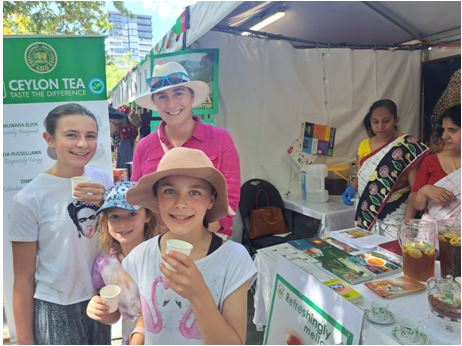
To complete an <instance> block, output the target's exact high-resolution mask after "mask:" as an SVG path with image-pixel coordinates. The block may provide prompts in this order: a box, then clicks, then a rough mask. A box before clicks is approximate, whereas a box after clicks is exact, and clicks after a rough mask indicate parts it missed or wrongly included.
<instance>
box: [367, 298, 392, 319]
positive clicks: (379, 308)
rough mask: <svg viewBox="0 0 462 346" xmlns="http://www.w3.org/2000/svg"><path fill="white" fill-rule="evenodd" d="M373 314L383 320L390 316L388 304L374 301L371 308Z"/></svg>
mask: <svg viewBox="0 0 462 346" xmlns="http://www.w3.org/2000/svg"><path fill="white" fill-rule="evenodd" d="M369 311H370V312H371V314H372V316H373V317H374V318H375V319H377V320H382V319H385V318H387V317H388V315H389V314H390V311H389V310H388V304H385V303H384V302H381V301H378V300H377V301H373V302H372V303H371V307H370V308H369Z"/></svg>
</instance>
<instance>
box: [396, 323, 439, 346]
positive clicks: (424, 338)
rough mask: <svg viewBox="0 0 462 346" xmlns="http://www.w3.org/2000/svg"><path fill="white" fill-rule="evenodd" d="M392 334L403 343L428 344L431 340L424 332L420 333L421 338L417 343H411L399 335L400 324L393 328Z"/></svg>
mask: <svg viewBox="0 0 462 346" xmlns="http://www.w3.org/2000/svg"><path fill="white" fill-rule="evenodd" d="M391 333H392V335H393V338H394V339H395V340H396V341H398V342H399V343H400V344H401V345H428V343H429V342H430V340H429V339H428V336H427V335H426V334H424V333H422V332H420V333H419V340H417V342H415V343H409V341H408V340H401V339H400V337H399V326H396V327H394V328H393V330H392V332H391Z"/></svg>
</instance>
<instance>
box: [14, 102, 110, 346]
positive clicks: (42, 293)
mask: <svg viewBox="0 0 462 346" xmlns="http://www.w3.org/2000/svg"><path fill="white" fill-rule="evenodd" d="M44 124H45V128H46V132H44V134H43V138H44V139H45V141H46V142H47V144H48V146H49V148H48V152H49V153H52V154H51V155H50V156H51V157H54V158H55V159H56V163H55V165H54V166H53V167H51V168H50V169H48V170H47V171H46V172H44V173H41V174H39V175H38V176H37V177H35V178H34V179H33V180H32V181H31V182H30V183H28V184H27V185H26V186H25V187H24V188H23V189H22V190H21V191H19V192H18V193H17V194H16V195H15V196H14V197H13V205H12V213H11V224H10V225H11V226H10V229H9V232H10V234H9V235H10V240H11V241H12V246H13V266H14V284H13V311H14V317H15V323H16V335H17V341H18V344H110V342H111V338H110V337H111V335H110V327H109V326H106V325H104V324H101V323H99V322H97V321H94V320H92V319H90V318H88V317H87V316H86V314H85V309H86V306H87V304H88V301H89V300H90V298H91V297H92V296H93V294H94V290H93V286H92V282H91V271H92V267H93V263H94V261H95V259H96V255H97V251H98V242H97V237H96V236H94V235H95V226H96V217H95V213H96V210H97V209H98V205H100V204H101V200H102V197H103V193H104V191H105V190H106V188H107V187H109V186H111V185H112V177H111V176H110V175H109V174H107V173H105V172H104V171H102V170H100V169H97V168H92V167H90V166H86V165H87V163H88V162H89V161H90V160H91V158H92V157H93V156H94V154H95V152H96V148H97V139H98V124H97V121H96V118H95V116H94V115H93V113H91V112H90V111H89V110H88V109H86V108H85V107H83V106H81V105H79V104H76V103H67V104H63V105H61V106H58V107H56V108H54V109H53V110H51V111H50V113H48V115H47V117H46V118H45V121H44ZM81 175H86V176H88V177H89V178H90V180H91V181H90V182H85V183H81V184H79V185H78V186H77V187H76V189H75V192H74V197H75V198H73V197H72V187H71V179H70V178H71V177H74V176H81Z"/></svg>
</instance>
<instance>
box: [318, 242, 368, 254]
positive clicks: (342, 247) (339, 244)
mask: <svg viewBox="0 0 462 346" xmlns="http://www.w3.org/2000/svg"><path fill="white" fill-rule="evenodd" d="M323 240H324V241H326V242H328V243H329V244H331V245H333V246H335V247H336V248H339V249H340V250H343V251H345V252H346V253H347V254H350V255H353V254H356V253H357V252H360V251H361V250H360V249H357V248H355V247H354V246H351V245H350V244H347V243H344V242H343V241H340V240H337V239H334V238H324V239H323Z"/></svg>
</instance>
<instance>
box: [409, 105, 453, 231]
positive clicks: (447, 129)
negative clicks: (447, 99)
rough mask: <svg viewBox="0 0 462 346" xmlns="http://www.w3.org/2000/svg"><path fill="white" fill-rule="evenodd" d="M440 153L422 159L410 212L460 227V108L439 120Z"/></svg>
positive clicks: (448, 112)
mask: <svg viewBox="0 0 462 346" xmlns="http://www.w3.org/2000/svg"><path fill="white" fill-rule="evenodd" d="M438 125H439V126H438V128H437V141H438V142H442V144H443V147H442V149H441V150H439V151H437V152H436V153H433V154H431V155H428V156H427V157H426V158H424V159H423V161H422V165H421V166H420V169H419V172H418V174H417V178H416V181H415V183H414V186H413V187H412V193H411V195H410V197H409V207H408V208H409V209H410V210H411V213H412V212H414V211H415V210H417V211H425V213H424V215H423V216H422V218H423V219H430V220H433V221H440V220H450V221H452V222H454V221H458V222H459V223H460V104H458V105H456V106H453V107H451V108H449V109H448V110H446V111H445V112H444V113H443V114H442V115H441V117H440V120H439V122H438Z"/></svg>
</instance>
